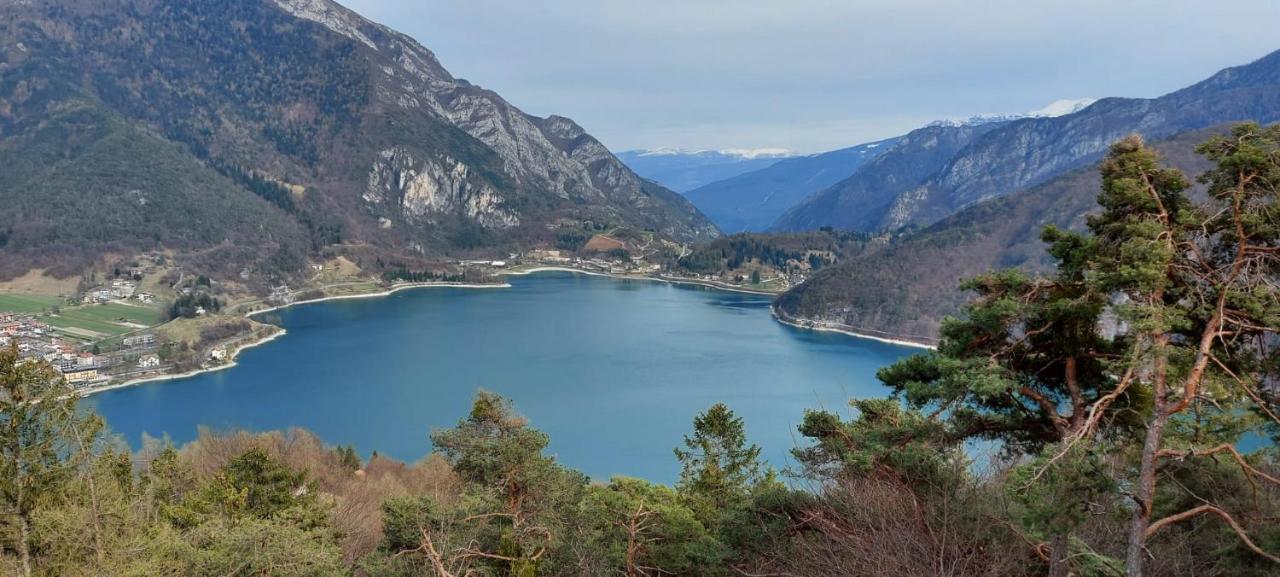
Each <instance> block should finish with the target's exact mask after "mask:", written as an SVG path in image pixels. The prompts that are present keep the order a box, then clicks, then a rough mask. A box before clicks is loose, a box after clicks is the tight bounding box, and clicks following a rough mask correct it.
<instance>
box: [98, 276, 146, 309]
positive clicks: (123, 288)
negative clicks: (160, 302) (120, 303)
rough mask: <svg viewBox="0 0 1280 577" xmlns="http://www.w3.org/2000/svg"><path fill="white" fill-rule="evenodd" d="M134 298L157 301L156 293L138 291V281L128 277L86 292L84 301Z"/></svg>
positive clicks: (99, 301)
mask: <svg viewBox="0 0 1280 577" xmlns="http://www.w3.org/2000/svg"><path fill="white" fill-rule="evenodd" d="M129 299H133V300H136V301H139V302H142V303H146V304H150V303H153V302H155V301H156V295H153V294H151V293H146V292H140V291H138V283H137V282H135V281H132V280H128V279H120V278H118V279H114V280H112V281H111V284H109V285H105V286H100V287H97V288H94V289H92V290H89V291H87V292H85V294H84V299H83V300H84V303H85V304H95V303H99V304H100V303H108V302H111V301H114V300H129Z"/></svg>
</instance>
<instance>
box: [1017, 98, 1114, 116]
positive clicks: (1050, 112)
mask: <svg viewBox="0 0 1280 577" xmlns="http://www.w3.org/2000/svg"><path fill="white" fill-rule="evenodd" d="M1097 101H1098V99H1097V98H1064V99H1062V100H1055V101H1053V102H1050V103H1049V104H1048V105H1047V106H1045V107H1044V108H1040V109H1038V110H1032V111H1031V112H1028V113H1027V116H1039V117H1045V118H1054V117H1057V116H1066V115H1068V114H1074V113H1076V112H1080V111H1081V110H1084V109H1085V108H1088V107H1089V105H1090V104H1093V103H1094V102H1097Z"/></svg>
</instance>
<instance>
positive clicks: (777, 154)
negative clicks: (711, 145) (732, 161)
mask: <svg viewBox="0 0 1280 577" xmlns="http://www.w3.org/2000/svg"><path fill="white" fill-rule="evenodd" d="M716 152H719V153H720V154H723V155H725V156H736V157H738V158H745V159H747V160H755V159H757V158H785V157H788V156H792V154H793V153H792V152H791V151H790V150H787V149H785V148H726V149H724V150H718V151H716Z"/></svg>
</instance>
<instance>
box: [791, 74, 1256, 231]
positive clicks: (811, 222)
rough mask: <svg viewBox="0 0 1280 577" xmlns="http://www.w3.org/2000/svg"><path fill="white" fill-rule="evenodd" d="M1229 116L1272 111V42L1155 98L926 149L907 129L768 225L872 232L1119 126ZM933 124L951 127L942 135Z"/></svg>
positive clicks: (971, 197) (1044, 169)
mask: <svg viewBox="0 0 1280 577" xmlns="http://www.w3.org/2000/svg"><path fill="white" fill-rule="evenodd" d="M1237 120H1254V121H1258V122H1274V121H1276V120H1280V52H1276V53H1272V54H1270V55H1268V56H1266V57H1264V58H1262V59H1260V60H1258V61H1256V62H1253V63H1251V64H1248V65H1245V66H1239V67H1235V68H1228V69H1226V70H1223V71H1221V72H1219V73H1217V74H1215V75H1214V76H1213V77H1211V78H1209V79H1207V80H1205V81H1203V82H1200V83H1198V84H1195V85H1193V86H1191V87H1188V88H1185V89H1182V90H1179V91H1177V92H1173V93H1170V94H1167V95H1165V96H1162V97H1159V98H1154V99H1131V98H1105V99H1102V100H1099V101H1097V102H1095V103H1093V104H1092V105H1090V106H1088V107H1086V108H1084V109H1083V110H1080V111H1078V112H1075V113H1073V114H1067V115H1064V116H1059V117H1053V118H1023V119H1017V120H1011V121H1005V122H999V123H988V124H985V125H980V126H977V127H968V126H958V127H939V128H938V129H937V130H936V131H935V132H937V134H934V135H933V136H936V137H938V138H939V141H938V144H939V147H938V148H937V149H935V151H934V154H928V153H926V152H924V151H923V150H921V147H918V146H912V143H911V140H912V139H911V138H908V139H907V141H906V142H903V143H900V144H899V145H898V146H897V147H895V149H893V150H890V151H889V152H886V153H885V154H884V155H883V156H882V157H880V158H879V159H877V162H875V163H868V164H867V165H866V166H864V167H863V168H862V169H860V170H859V171H858V172H856V173H854V175H853V176H851V177H850V178H849V179H848V180H846V181H844V182H841V183H838V184H836V185H834V186H832V187H831V188H829V189H826V190H824V191H822V192H819V193H817V194H815V195H814V196H813V197H811V198H810V199H808V200H807V201H806V202H805V203H804V204H803V205H801V206H797V207H796V209H795V210H793V211H790V212H788V213H787V214H786V215H784V216H783V217H782V218H781V219H780V220H779V221H778V223H777V225H776V228H778V229H780V230H804V229H811V228H816V227H819V226H834V227H836V228H847V229H854V230H860V231H867V232H876V231H884V230H894V229H897V228H899V227H902V226H906V225H917V226H927V225H929V224H931V223H934V222H937V221H938V220H940V219H942V218H945V217H946V216H948V215H951V214H954V213H955V212H956V211H958V210H960V209H963V208H965V207H967V206H970V205H973V204H974V203H977V202H981V201H983V200H987V199H991V198H996V197H1000V196H1004V195H1007V194H1012V193H1015V192H1018V191H1020V190H1024V189H1026V188H1027V187H1030V186H1035V185H1037V184H1040V183H1043V182H1046V181H1048V180H1049V179H1051V178H1053V177H1055V176H1058V175H1061V174H1063V173H1065V172H1067V171H1070V170H1073V169H1076V168H1080V167H1082V166H1087V165H1089V164H1092V163H1093V162H1094V161H1096V160H1097V159H1099V158H1100V157H1101V156H1102V155H1103V154H1104V153H1105V151H1106V149H1107V147H1108V146H1110V145H1111V143H1112V142H1115V141H1116V140H1118V139H1120V138H1122V137H1124V136H1126V135H1128V134H1132V133H1138V134H1141V135H1143V136H1145V137H1147V138H1149V139H1160V138H1165V137H1168V136H1171V135H1174V134H1178V133H1182V132H1186V131H1189V130H1198V129H1202V128H1206V127H1209V126H1214V125H1217V124H1220V123H1223V122H1231V121H1237ZM974 129H977V130H974ZM922 130H924V131H929V130H930V129H929V128H926V129H922ZM964 131H968V132H970V133H969V134H961V132H964ZM917 132H920V131H917ZM942 132H947V133H953V134H951V135H950V137H949V138H950V141H949V143H947V142H944V140H945V139H946V138H947V137H944V135H943V134H941V133H942ZM912 134H913V135H914V134H916V133H912ZM920 136H929V135H928V134H921V135H920ZM922 155H923V156H922ZM922 158H923V159H924V160H920V159H922Z"/></svg>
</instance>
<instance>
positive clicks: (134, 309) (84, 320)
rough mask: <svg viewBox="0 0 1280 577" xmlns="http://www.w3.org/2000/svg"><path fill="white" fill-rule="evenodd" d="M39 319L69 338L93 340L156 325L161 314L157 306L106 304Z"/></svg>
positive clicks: (70, 310) (161, 317) (161, 319)
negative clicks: (64, 333) (69, 336)
mask: <svg viewBox="0 0 1280 577" xmlns="http://www.w3.org/2000/svg"><path fill="white" fill-rule="evenodd" d="M41 320H43V321H44V322H47V323H49V324H50V325H52V326H54V327H57V328H58V329H60V330H62V331H64V332H66V333H68V334H69V335H71V336H75V337H80V338H85V339H95V340H96V339H101V338H106V337H111V336H115V335H120V334H124V333H128V332H133V331H136V330H138V329H140V328H143V327H148V326H153V325H157V324H159V323H160V322H162V321H163V320H164V313H163V311H162V310H161V309H160V307H158V306H142V305H131V304H123V303H108V304H102V305H85V306H78V307H73V308H63V309H61V310H60V311H59V313H58V314H56V315H46V316H44V317H42V318H41Z"/></svg>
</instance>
